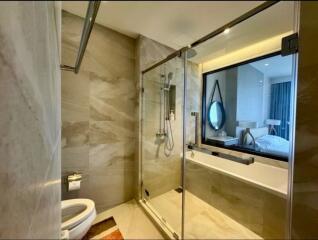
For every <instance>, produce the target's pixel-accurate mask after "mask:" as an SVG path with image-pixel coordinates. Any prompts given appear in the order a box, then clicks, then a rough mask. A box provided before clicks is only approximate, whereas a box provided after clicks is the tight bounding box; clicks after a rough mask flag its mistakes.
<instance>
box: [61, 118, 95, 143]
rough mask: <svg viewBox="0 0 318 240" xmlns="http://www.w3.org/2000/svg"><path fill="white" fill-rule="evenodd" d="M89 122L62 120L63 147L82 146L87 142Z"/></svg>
mask: <svg viewBox="0 0 318 240" xmlns="http://www.w3.org/2000/svg"><path fill="white" fill-rule="evenodd" d="M88 132H89V122H88V121H82V122H63V125H62V143H63V148H69V147H76V146H82V145H85V144H88V143H89V134H88Z"/></svg>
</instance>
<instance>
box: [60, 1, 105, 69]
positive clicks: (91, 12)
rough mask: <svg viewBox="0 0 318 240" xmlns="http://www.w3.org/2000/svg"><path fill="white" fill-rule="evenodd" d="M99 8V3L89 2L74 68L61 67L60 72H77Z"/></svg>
mask: <svg viewBox="0 0 318 240" xmlns="http://www.w3.org/2000/svg"><path fill="white" fill-rule="evenodd" d="M99 6H100V1H89V3H88V7H87V11H86V17H85V21H84V27H83V31H82V36H81V42H80V46H79V49H78V53H77V58H76V62H75V66H74V67H72V66H67V65H61V70H65V71H72V72H74V73H78V72H79V69H80V66H81V63H82V60H83V56H84V53H85V50H86V47H87V43H88V40H89V37H90V35H91V32H92V29H93V26H94V23H95V19H96V16H97V12H98V9H99Z"/></svg>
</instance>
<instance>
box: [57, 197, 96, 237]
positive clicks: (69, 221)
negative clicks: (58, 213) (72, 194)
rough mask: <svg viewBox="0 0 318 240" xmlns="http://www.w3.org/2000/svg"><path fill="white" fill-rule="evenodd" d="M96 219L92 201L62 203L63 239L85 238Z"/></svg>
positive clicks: (78, 200) (71, 200) (81, 200)
mask: <svg viewBox="0 0 318 240" xmlns="http://www.w3.org/2000/svg"><path fill="white" fill-rule="evenodd" d="M95 217H96V210H95V203H94V202H93V201H92V200H90V199H84V198H79V199H70V200H64V201H62V239H81V238H83V237H84V236H85V234H86V233H87V231H88V230H89V228H90V227H91V225H92V223H93V221H94V219H95Z"/></svg>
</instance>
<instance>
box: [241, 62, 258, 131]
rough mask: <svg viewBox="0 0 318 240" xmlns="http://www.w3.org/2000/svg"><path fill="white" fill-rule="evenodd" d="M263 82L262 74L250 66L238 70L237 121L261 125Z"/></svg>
mask: <svg viewBox="0 0 318 240" xmlns="http://www.w3.org/2000/svg"><path fill="white" fill-rule="evenodd" d="M263 80H264V74H263V73H261V72H260V71H258V70H256V69H255V68H253V67H252V66H251V65H243V66H240V67H239V68H238V78H237V112H236V115H237V121H256V122H257V123H258V124H259V125H261V124H263V122H264V119H263V98H262V97H260V96H263Z"/></svg>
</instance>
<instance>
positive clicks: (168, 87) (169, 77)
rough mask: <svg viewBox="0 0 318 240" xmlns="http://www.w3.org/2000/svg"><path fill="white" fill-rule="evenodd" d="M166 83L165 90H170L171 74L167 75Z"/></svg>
mask: <svg viewBox="0 0 318 240" xmlns="http://www.w3.org/2000/svg"><path fill="white" fill-rule="evenodd" d="M167 79H168V82H167V83H166V87H165V90H170V85H171V80H172V79H173V72H169V73H168V77H167Z"/></svg>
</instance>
